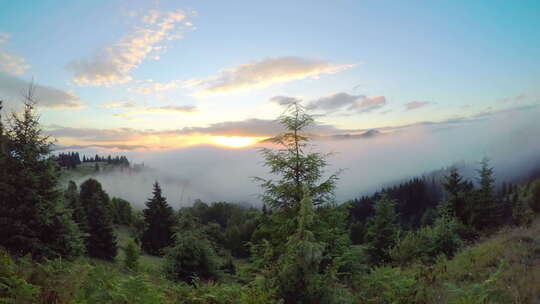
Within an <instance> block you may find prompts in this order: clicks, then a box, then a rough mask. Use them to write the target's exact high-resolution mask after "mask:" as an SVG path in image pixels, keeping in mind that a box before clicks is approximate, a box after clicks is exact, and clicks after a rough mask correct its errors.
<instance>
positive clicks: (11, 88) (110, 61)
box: [0, 0, 540, 147]
mask: <svg viewBox="0 0 540 304" xmlns="http://www.w3.org/2000/svg"><path fill="white" fill-rule="evenodd" d="M2 7H3V9H2V10H1V11H0V33H2V34H1V36H0V41H1V42H0V80H3V81H4V85H1V84H0V97H2V98H3V99H6V100H7V102H8V105H9V104H10V103H11V104H13V102H14V100H15V99H16V94H15V93H14V92H17V90H20V87H21V85H22V83H23V82H24V81H28V80H30V79H32V78H33V79H34V81H35V82H36V83H37V84H39V85H41V86H42V87H38V88H37V90H36V95H37V97H38V99H39V97H44V98H43V99H44V100H43V101H42V104H41V105H42V122H43V123H44V124H45V125H47V126H49V128H51V132H52V134H53V135H56V136H57V137H58V138H59V140H60V141H61V142H62V143H65V144H83V145H84V144H95V143H102V144H104V143H113V144H118V145H119V144H131V145H134V144H141V145H159V146H164V147H182V146H187V145H193V144H205V143H215V142H216V141H215V140H214V139H215V137H223V136H225V137H230V136H234V137H249V138H253V139H257V138H260V137H265V136H267V135H268V134H269V133H271V131H272V130H267V131H266V129H264V128H265V126H267V125H265V124H264V121H266V120H269V119H273V118H275V117H276V115H279V113H280V112H281V110H282V108H281V107H280V106H279V105H277V104H276V103H275V102H272V101H271V99H272V97H275V96H282V97H284V96H286V97H290V98H296V99H299V100H302V101H303V102H304V103H305V104H306V106H308V108H311V109H312V110H313V111H314V113H317V114H321V115H323V116H320V118H319V120H320V122H321V123H324V124H326V125H327V126H328V127H331V128H329V130H330V131H331V132H334V133H342V132H351V130H359V131H360V130H364V129H370V128H382V127H386V126H399V125H407V124H412V123H417V122H421V121H436V122H437V121H444V120H447V119H452V118H463V117H474V116H475V115H478V114H480V113H487V112H494V111H500V110H504V109H512V108H515V107H523V106H527V105H534V104H537V103H538V102H539V100H540V89H539V88H540V86H539V85H538V84H539V83H540V56H538V54H540V2H538V1H127V0H123V1H119V0H117V1H33V2H32V5H29V3H28V2H24V1H4V3H3V4H2ZM2 37H3V38H2ZM2 75H3V76H2ZM105 78H106V79H108V80H107V81H103V79H105ZM159 88H161V89H159ZM145 89H146V91H145ZM51 90H55V91H54V92H52V91H51ZM114 115H116V116H114ZM252 119H259V120H260V121H253V120H252ZM261 121H262V122H261ZM235 123H236V124H235ZM233 126H234V127H233ZM93 129H96V130H95V136H89V135H88V134H89V133H91V131H92V130H93ZM178 130H184V131H181V132H178ZM194 130H196V131H194ZM252 130H260V132H259V133H257V132H253V131H252ZM345 130H346V131H345ZM330 131H328V132H330ZM100 134H101V135H102V136H99V135H100ZM238 140H240V139H238V138H236V141H233V142H231V145H232V146H235V145H236V144H237V143H239V144H238V145H241V144H242V143H246V144H247V143H252V142H254V141H250V140H246V141H238ZM218 142H221V143H223V142H225V143H226V142H227V141H226V140H225V141H218Z"/></svg>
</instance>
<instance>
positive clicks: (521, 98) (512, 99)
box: [500, 94, 527, 103]
mask: <svg viewBox="0 0 540 304" xmlns="http://www.w3.org/2000/svg"><path fill="white" fill-rule="evenodd" d="M526 99H527V95H525V94H520V95H517V96H513V97H505V98H502V99H500V101H501V102H504V103H511V102H515V103H520V102H522V101H525V100H526Z"/></svg>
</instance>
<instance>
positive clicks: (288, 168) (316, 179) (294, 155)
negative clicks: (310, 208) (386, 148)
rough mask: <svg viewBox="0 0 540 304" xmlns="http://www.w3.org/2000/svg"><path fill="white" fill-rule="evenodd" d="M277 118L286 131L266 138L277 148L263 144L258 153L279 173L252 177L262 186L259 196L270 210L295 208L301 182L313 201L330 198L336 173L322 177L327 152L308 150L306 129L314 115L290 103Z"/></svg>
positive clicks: (312, 122)
mask: <svg viewBox="0 0 540 304" xmlns="http://www.w3.org/2000/svg"><path fill="white" fill-rule="evenodd" d="M278 121H279V123H280V124H281V125H282V126H283V127H284V128H285V132H283V133H281V134H279V135H277V136H275V137H272V138H270V139H268V140H267V141H268V142H271V143H273V144H276V145H278V146H280V148H279V149H277V150H274V149H269V148H263V149H261V153H262V156H263V157H264V159H265V166H267V167H268V168H269V169H270V173H271V174H274V175H277V176H279V179H278V180H277V181H274V180H272V179H264V178H255V180H256V181H259V182H260V183H261V187H262V188H263V189H264V194H263V195H262V196H261V199H262V201H263V203H264V204H265V205H267V206H268V207H270V208H271V210H275V209H278V210H281V211H285V212H289V211H292V212H296V211H297V210H298V207H299V204H300V201H301V200H302V195H303V187H304V186H307V187H308V190H309V193H311V195H312V201H313V205H315V206H318V205H321V204H325V203H330V202H332V201H333V198H334V196H333V194H334V193H333V191H334V189H335V186H336V181H337V179H338V177H337V174H331V175H330V176H329V177H327V178H326V179H323V175H324V168H325V167H326V165H327V161H326V157H327V156H328V155H327V154H321V153H317V152H308V150H309V137H308V135H307V133H306V131H307V129H308V128H310V127H312V126H313V124H314V119H313V117H312V116H311V115H309V114H308V113H306V111H305V109H304V108H303V107H302V106H301V105H300V104H299V103H293V104H291V105H290V106H289V107H288V108H287V110H286V111H285V112H284V114H283V115H282V116H280V117H279V118H278Z"/></svg>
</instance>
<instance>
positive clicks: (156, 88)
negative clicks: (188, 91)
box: [128, 80, 186, 95]
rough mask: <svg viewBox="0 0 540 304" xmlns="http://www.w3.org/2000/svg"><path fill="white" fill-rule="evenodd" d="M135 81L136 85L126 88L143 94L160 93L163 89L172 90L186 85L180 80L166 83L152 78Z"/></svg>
mask: <svg viewBox="0 0 540 304" xmlns="http://www.w3.org/2000/svg"><path fill="white" fill-rule="evenodd" d="M137 83H138V84H139V85H138V86H135V87H131V88H129V89H128V90H129V91H132V92H136V93H139V94H143V95H151V94H156V93H162V92H164V91H169V90H174V89H178V88H181V87H185V86H186V85H185V84H184V82H183V81H181V80H172V81H169V82H167V83H159V82H155V81H153V80H140V81H137Z"/></svg>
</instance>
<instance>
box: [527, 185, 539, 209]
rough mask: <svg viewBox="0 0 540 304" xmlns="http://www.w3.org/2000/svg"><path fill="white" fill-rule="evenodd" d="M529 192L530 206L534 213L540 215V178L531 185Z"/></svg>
mask: <svg viewBox="0 0 540 304" xmlns="http://www.w3.org/2000/svg"><path fill="white" fill-rule="evenodd" d="M529 192H530V198H529V206H530V207H531V209H532V210H533V211H534V212H536V213H540V178H539V179H536V180H535V181H533V182H532V183H531V185H530V186H529Z"/></svg>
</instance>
